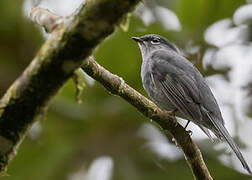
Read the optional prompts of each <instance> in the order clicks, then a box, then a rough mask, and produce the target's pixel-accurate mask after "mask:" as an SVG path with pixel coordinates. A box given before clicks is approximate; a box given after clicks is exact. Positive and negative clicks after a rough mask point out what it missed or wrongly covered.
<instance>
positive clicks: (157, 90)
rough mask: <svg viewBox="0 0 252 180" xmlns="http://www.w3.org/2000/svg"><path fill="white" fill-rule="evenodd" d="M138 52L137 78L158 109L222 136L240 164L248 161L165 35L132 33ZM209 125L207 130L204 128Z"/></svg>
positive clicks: (188, 64)
mask: <svg viewBox="0 0 252 180" xmlns="http://www.w3.org/2000/svg"><path fill="white" fill-rule="evenodd" d="M133 39H134V40H135V41H137V42H138V45H139V47H140V49H141V53H142V58H143V62H142V67H141V78H142V82H143V86H144V89H145V90H146V92H147V93H148V95H149V96H150V98H151V99H152V100H153V101H154V102H155V103H156V104H157V105H158V106H159V107H160V108H162V109H164V110H166V111H173V110H177V111H176V112H175V115H176V116H179V117H182V118H184V119H187V120H189V121H192V122H194V123H195V124H197V125H198V126H199V127H200V128H201V129H202V130H203V131H204V133H205V134H206V135H207V136H209V137H210V138H211V136H210V133H209V130H211V131H212V132H213V133H214V134H215V135H216V136H217V137H218V138H220V139H223V140H226V141H227V143H228V144H229V145H230V147H231V148H232V150H233V151H234V152H235V154H236V156H237V157H238V159H239V160H240V161H241V163H242V165H243V167H244V168H245V169H246V170H247V171H248V172H249V173H250V174H252V173H251V170H250V169H249V166H248V164H247V163H246V161H245V160H244V158H243V155H242V154H241V152H240V150H239V149H238V147H237V145H236V144H235V142H234V141H233V139H232V138H231V136H230V135H229V133H228V131H227V129H226V128H225V126H224V120H223V118H222V115H221V111H220V109H219V106H218V104H217V102H216V100H215V98H214V96H213V94H212V92H211V90H210V88H209V87H208V85H207V83H206V81H205V79H204V78H203V76H202V75H201V74H200V72H199V71H198V70H197V69H196V68H195V67H194V65H193V64H192V63H191V62H189V61H188V60H187V59H186V58H185V57H184V56H183V55H182V54H181V53H180V51H179V49H178V48H177V47H176V46H175V45H174V44H172V43H171V42H170V41H168V40H167V39H166V38H164V37H162V36H159V35H155V34H150V35H145V36H142V37H133ZM208 129H209V130H208Z"/></svg>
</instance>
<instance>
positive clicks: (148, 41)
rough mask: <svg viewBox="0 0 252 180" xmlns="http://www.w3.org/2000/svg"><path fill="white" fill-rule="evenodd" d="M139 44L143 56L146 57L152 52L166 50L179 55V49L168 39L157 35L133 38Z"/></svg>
mask: <svg viewBox="0 0 252 180" xmlns="http://www.w3.org/2000/svg"><path fill="white" fill-rule="evenodd" d="M132 39H133V40H135V41H136V42H137V43H138V46H139V47H140V49H141V52H142V54H143V55H146V54H148V53H150V52H153V51H156V50H159V49H166V50H172V51H174V52H176V53H179V49H178V48H177V47H176V46H175V45H174V44H173V43H171V42H170V41H168V40H167V39H166V38H164V37H162V36H159V35H156V34H147V35H144V36H141V37H132Z"/></svg>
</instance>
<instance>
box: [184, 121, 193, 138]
mask: <svg viewBox="0 0 252 180" xmlns="http://www.w3.org/2000/svg"><path fill="white" fill-rule="evenodd" d="M190 122H191V121H190V120H187V123H186V125H185V130H186V128H187V126H188V125H189V123H190ZM187 132H188V133H189V134H190V135H192V131H191V130H188V131H187Z"/></svg>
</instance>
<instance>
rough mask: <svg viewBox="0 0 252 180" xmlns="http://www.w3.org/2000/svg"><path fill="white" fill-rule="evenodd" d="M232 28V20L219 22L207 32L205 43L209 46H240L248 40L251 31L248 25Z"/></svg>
mask: <svg viewBox="0 0 252 180" xmlns="http://www.w3.org/2000/svg"><path fill="white" fill-rule="evenodd" d="M231 26H232V20H231V19H224V20H220V21H217V22H216V23H214V24H212V25H211V26H210V27H208V28H207V30H206V31H205V33H204V38H205V41H206V42H207V43H208V44H211V45H214V46H217V47H222V46H226V45H228V44H231V43H235V44H239V43H242V42H244V41H246V40H247V39H248V34H249V31H248V27H247V25H242V26H238V27H231Z"/></svg>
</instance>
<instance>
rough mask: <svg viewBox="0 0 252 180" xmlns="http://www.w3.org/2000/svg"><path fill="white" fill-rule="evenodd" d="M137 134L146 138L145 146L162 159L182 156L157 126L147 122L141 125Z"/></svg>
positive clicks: (173, 159) (174, 158) (171, 159)
mask: <svg viewBox="0 0 252 180" xmlns="http://www.w3.org/2000/svg"><path fill="white" fill-rule="evenodd" d="M138 135H139V136H140V137H142V138H144V139H146V140H147V142H146V146H147V147H148V148H150V149H152V151H153V152H154V153H156V154H157V155H158V156H160V157H161V158H163V159H168V160H170V161H175V160H177V159H179V158H181V157H183V154H182V153H181V152H180V151H178V148H177V147H176V146H175V145H174V144H170V143H169V142H168V140H167V138H166V136H165V135H164V134H163V133H161V131H160V130H159V129H158V128H157V127H155V126H153V125H151V124H149V123H145V124H143V125H142V126H141V128H140V129H139V131H138Z"/></svg>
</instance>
